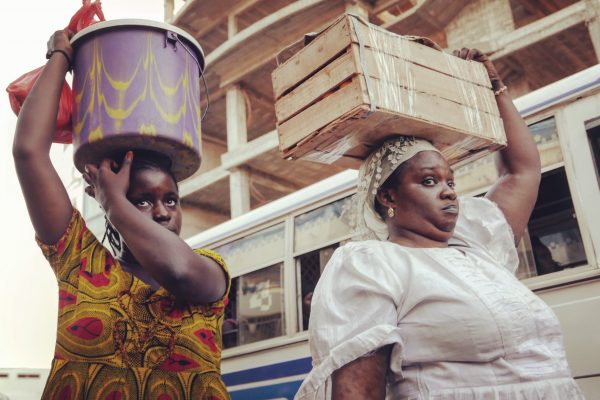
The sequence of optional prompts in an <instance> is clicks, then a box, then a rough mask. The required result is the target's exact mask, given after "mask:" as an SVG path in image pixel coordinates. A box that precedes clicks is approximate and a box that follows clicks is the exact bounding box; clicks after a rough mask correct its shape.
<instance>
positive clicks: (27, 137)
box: [13, 30, 73, 244]
mask: <svg viewBox="0 0 600 400" xmlns="http://www.w3.org/2000/svg"><path fill="white" fill-rule="evenodd" d="M48 50H49V54H52V55H51V56H50V59H49V60H48V63H47V64H46V66H45V68H44V70H43V72H42V73H41V75H40V77H39V78H38V80H37V82H36V83H35V85H34V86H33V88H32V90H31V92H30V93H29V95H28V96H27V99H26V100H25V102H24V104H23V107H22V108H21V111H20V113H19V119H18V121H17V129H16V132H15V138H14V142H13V158H14V161H15V167H16V170H17V176H18V178H19V183H20V184H21V190H22V191H23V195H24V197H25V202H26V204H27V210H28V211H29V217H30V218H31V222H32V223H33V227H34V229H35V232H36V235H37V237H38V238H39V239H40V240H41V241H42V242H44V243H47V244H54V243H56V242H57V241H58V239H60V237H61V235H62V234H63V233H64V231H65V230H66V228H67V226H68V224H69V221H70V219H71V214H72V212H73V208H72V205H71V202H70V200H69V196H68V194H67V191H66V189H65V187H64V186H63V184H62V182H61V180H60V178H59V176H58V173H57V172H56V170H55V169H54V167H53V165H52V163H51V161H50V146H51V145H52V136H53V135H54V130H55V125H56V115H57V113H58V104H59V100H60V93H61V89H62V85H63V81H64V78H65V75H66V73H67V70H68V68H69V62H68V60H67V57H66V56H65V54H63V53H61V52H59V51H56V52H54V53H52V51H53V50H62V51H64V52H66V54H67V55H72V54H73V50H72V48H71V45H70V43H69V35H68V33H67V31H66V30H65V31H57V32H55V33H54V35H52V37H51V38H50V40H49V41H48ZM71 58H72V57H71Z"/></svg>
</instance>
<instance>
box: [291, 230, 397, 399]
mask: <svg viewBox="0 0 600 400" xmlns="http://www.w3.org/2000/svg"><path fill="white" fill-rule="evenodd" d="M364 243H368V242H363V243H350V244H348V245H345V246H343V247H341V248H339V249H337V250H336V252H335V253H334V255H333V256H332V258H331V260H330V261H329V263H328V264H327V266H326V267H325V270H324V272H323V275H322V276H321V278H320V280H319V282H318V284H317V287H316V288H315V293H314V295H313V298H312V305H311V315H310V323H309V334H310V338H309V342H310V349H311V354H312V358H313V369H312V371H311V372H310V374H309V375H308V377H307V378H306V379H305V381H304V383H303V384H302V387H301V388H300V390H299V391H298V394H297V395H296V397H295V398H296V399H326V398H328V393H329V392H330V389H331V379H330V377H331V374H332V373H333V372H334V371H335V370H336V369H338V368H340V367H342V366H344V365H346V364H348V363H350V362H352V361H354V360H355V359H357V358H359V357H362V356H364V355H366V354H369V353H371V352H373V351H376V350H378V349H379V348H381V347H383V346H386V345H388V344H394V345H395V346H394V349H393V355H396V357H395V362H393V363H392V364H394V367H395V368H394V370H395V371H394V373H398V374H399V373H400V371H398V370H397V369H399V366H400V365H401V356H399V354H401V353H402V351H401V350H402V347H403V346H402V339H401V337H400V331H399V329H398V312H397V308H398V306H399V304H400V302H401V301H402V300H401V299H402V298H403V293H404V289H403V287H402V283H401V282H400V279H399V278H398V275H397V274H395V273H394V271H393V269H392V268H391V266H390V265H389V264H388V263H386V262H385V261H384V260H383V257H382V256H381V254H377V253H378V252H376V251H374V250H373V249H372V248H370V247H369V246H367V245H365V244H364Z"/></svg>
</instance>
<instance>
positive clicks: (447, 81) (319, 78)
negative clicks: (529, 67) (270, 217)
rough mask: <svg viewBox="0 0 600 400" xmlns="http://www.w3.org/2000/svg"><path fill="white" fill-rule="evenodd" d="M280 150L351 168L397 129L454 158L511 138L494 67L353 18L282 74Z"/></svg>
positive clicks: (277, 84)
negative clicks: (494, 85)
mask: <svg viewBox="0 0 600 400" xmlns="http://www.w3.org/2000/svg"><path fill="white" fill-rule="evenodd" d="M272 79H273V88H274V93H275V96H276V98H277V101H276V104H275V109H276V117H277V127H278V133H279V141H280V150H281V151H282V152H283V154H284V156H285V157H288V158H292V159H295V158H305V159H313V160H316V161H320V162H325V163H335V164H337V165H344V166H349V165H350V166H351V165H353V164H355V161H356V160H361V159H364V158H365V157H366V156H367V155H368V154H369V153H370V152H371V151H372V149H373V148H375V146H376V145H377V144H378V143H380V142H381V141H382V140H384V139H385V138H388V137H390V136H392V135H395V134H406V135H415V136H418V137H423V138H427V139H429V140H431V141H432V142H433V143H434V144H435V145H436V146H437V147H438V148H440V149H441V150H442V152H443V153H444V154H445V156H446V157H447V158H448V159H449V160H450V162H451V163H453V164H458V163H464V162H465V161H468V160H472V159H474V158H476V157H479V156H482V155H485V154H487V153H489V152H490V151H494V150H496V149H498V148H500V147H502V146H503V145H504V144H505V137H504V131H503V126H502V121H501V119H500V117H499V113H498V109H497V106H496V102H495V98H494V95H493V92H492V90H491V88H490V83H489V79H488V77H487V73H486V72H485V68H484V67H483V65H481V64H480V63H475V62H472V61H466V60H461V59H458V58H456V57H452V56H449V55H447V54H444V53H442V52H440V51H438V50H435V49H433V48H430V47H427V46H423V45H421V44H418V43H415V42H412V41H409V40H406V39H404V38H401V37H399V36H398V35H395V34H392V33H390V32H387V31H384V30H382V29H381V28H379V27H373V26H370V25H368V24H367V23H365V22H364V21H362V20H360V19H358V18H357V17H354V16H349V15H345V16H343V17H341V18H339V19H338V20H337V21H336V22H334V23H333V24H332V25H331V26H330V27H329V28H327V29H326V30H325V31H324V32H322V33H321V34H320V35H318V36H317V37H316V38H315V39H314V40H313V41H312V42H311V43H310V44H308V45H307V46H306V47H305V48H303V49H302V50H300V51H299V52H298V53H297V54H295V55H294V56H292V57H291V58H290V59H288V60H287V61H286V62H285V63H284V64H282V65H281V66H279V67H278V68H277V69H276V70H275V71H274V72H273V75H272Z"/></svg>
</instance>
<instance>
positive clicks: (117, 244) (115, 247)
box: [102, 150, 179, 255]
mask: <svg viewBox="0 0 600 400" xmlns="http://www.w3.org/2000/svg"><path fill="white" fill-rule="evenodd" d="M124 157H125V153H122V154H117V155H115V156H114V157H111V158H112V159H113V160H123V159H124ZM171 166H172V161H171V159H170V158H169V157H167V156H165V155H164V154H161V153H157V152H155V151H150V150H136V151H135V152H134V157H133V160H132V163H131V174H130V179H133V177H134V176H135V174H136V173H138V172H139V171H144V170H156V171H162V172H164V173H165V174H167V175H169V176H170V177H171V178H172V179H173V182H174V183H175V187H176V188H177V190H179V186H178V185H177V179H176V178H175V175H174V174H173V171H172V170H171ZM119 168H121V165H119ZM104 228H105V231H104V236H103V237H102V244H104V241H105V240H106V239H108V244H109V245H110V248H111V250H112V252H113V254H115V255H118V254H120V253H121V252H122V251H123V240H122V238H121V235H120V234H119V232H118V231H117V230H116V229H115V227H114V226H113V225H112V224H111V223H110V221H109V220H108V217H107V216H106V215H104Z"/></svg>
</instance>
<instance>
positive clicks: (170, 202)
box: [165, 199, 178, 207]
mask: <svg viewBox="0 0 600 400" xmlns="http://www.w3.org/2000/svg"><path fill="white" fill-rule="evenodd" d="M177 202H178V201H177V199H170V200H167V201H166V202H165V204H166V205H167V206H169V207H174V206H176V205H177Z"/></svg>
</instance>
